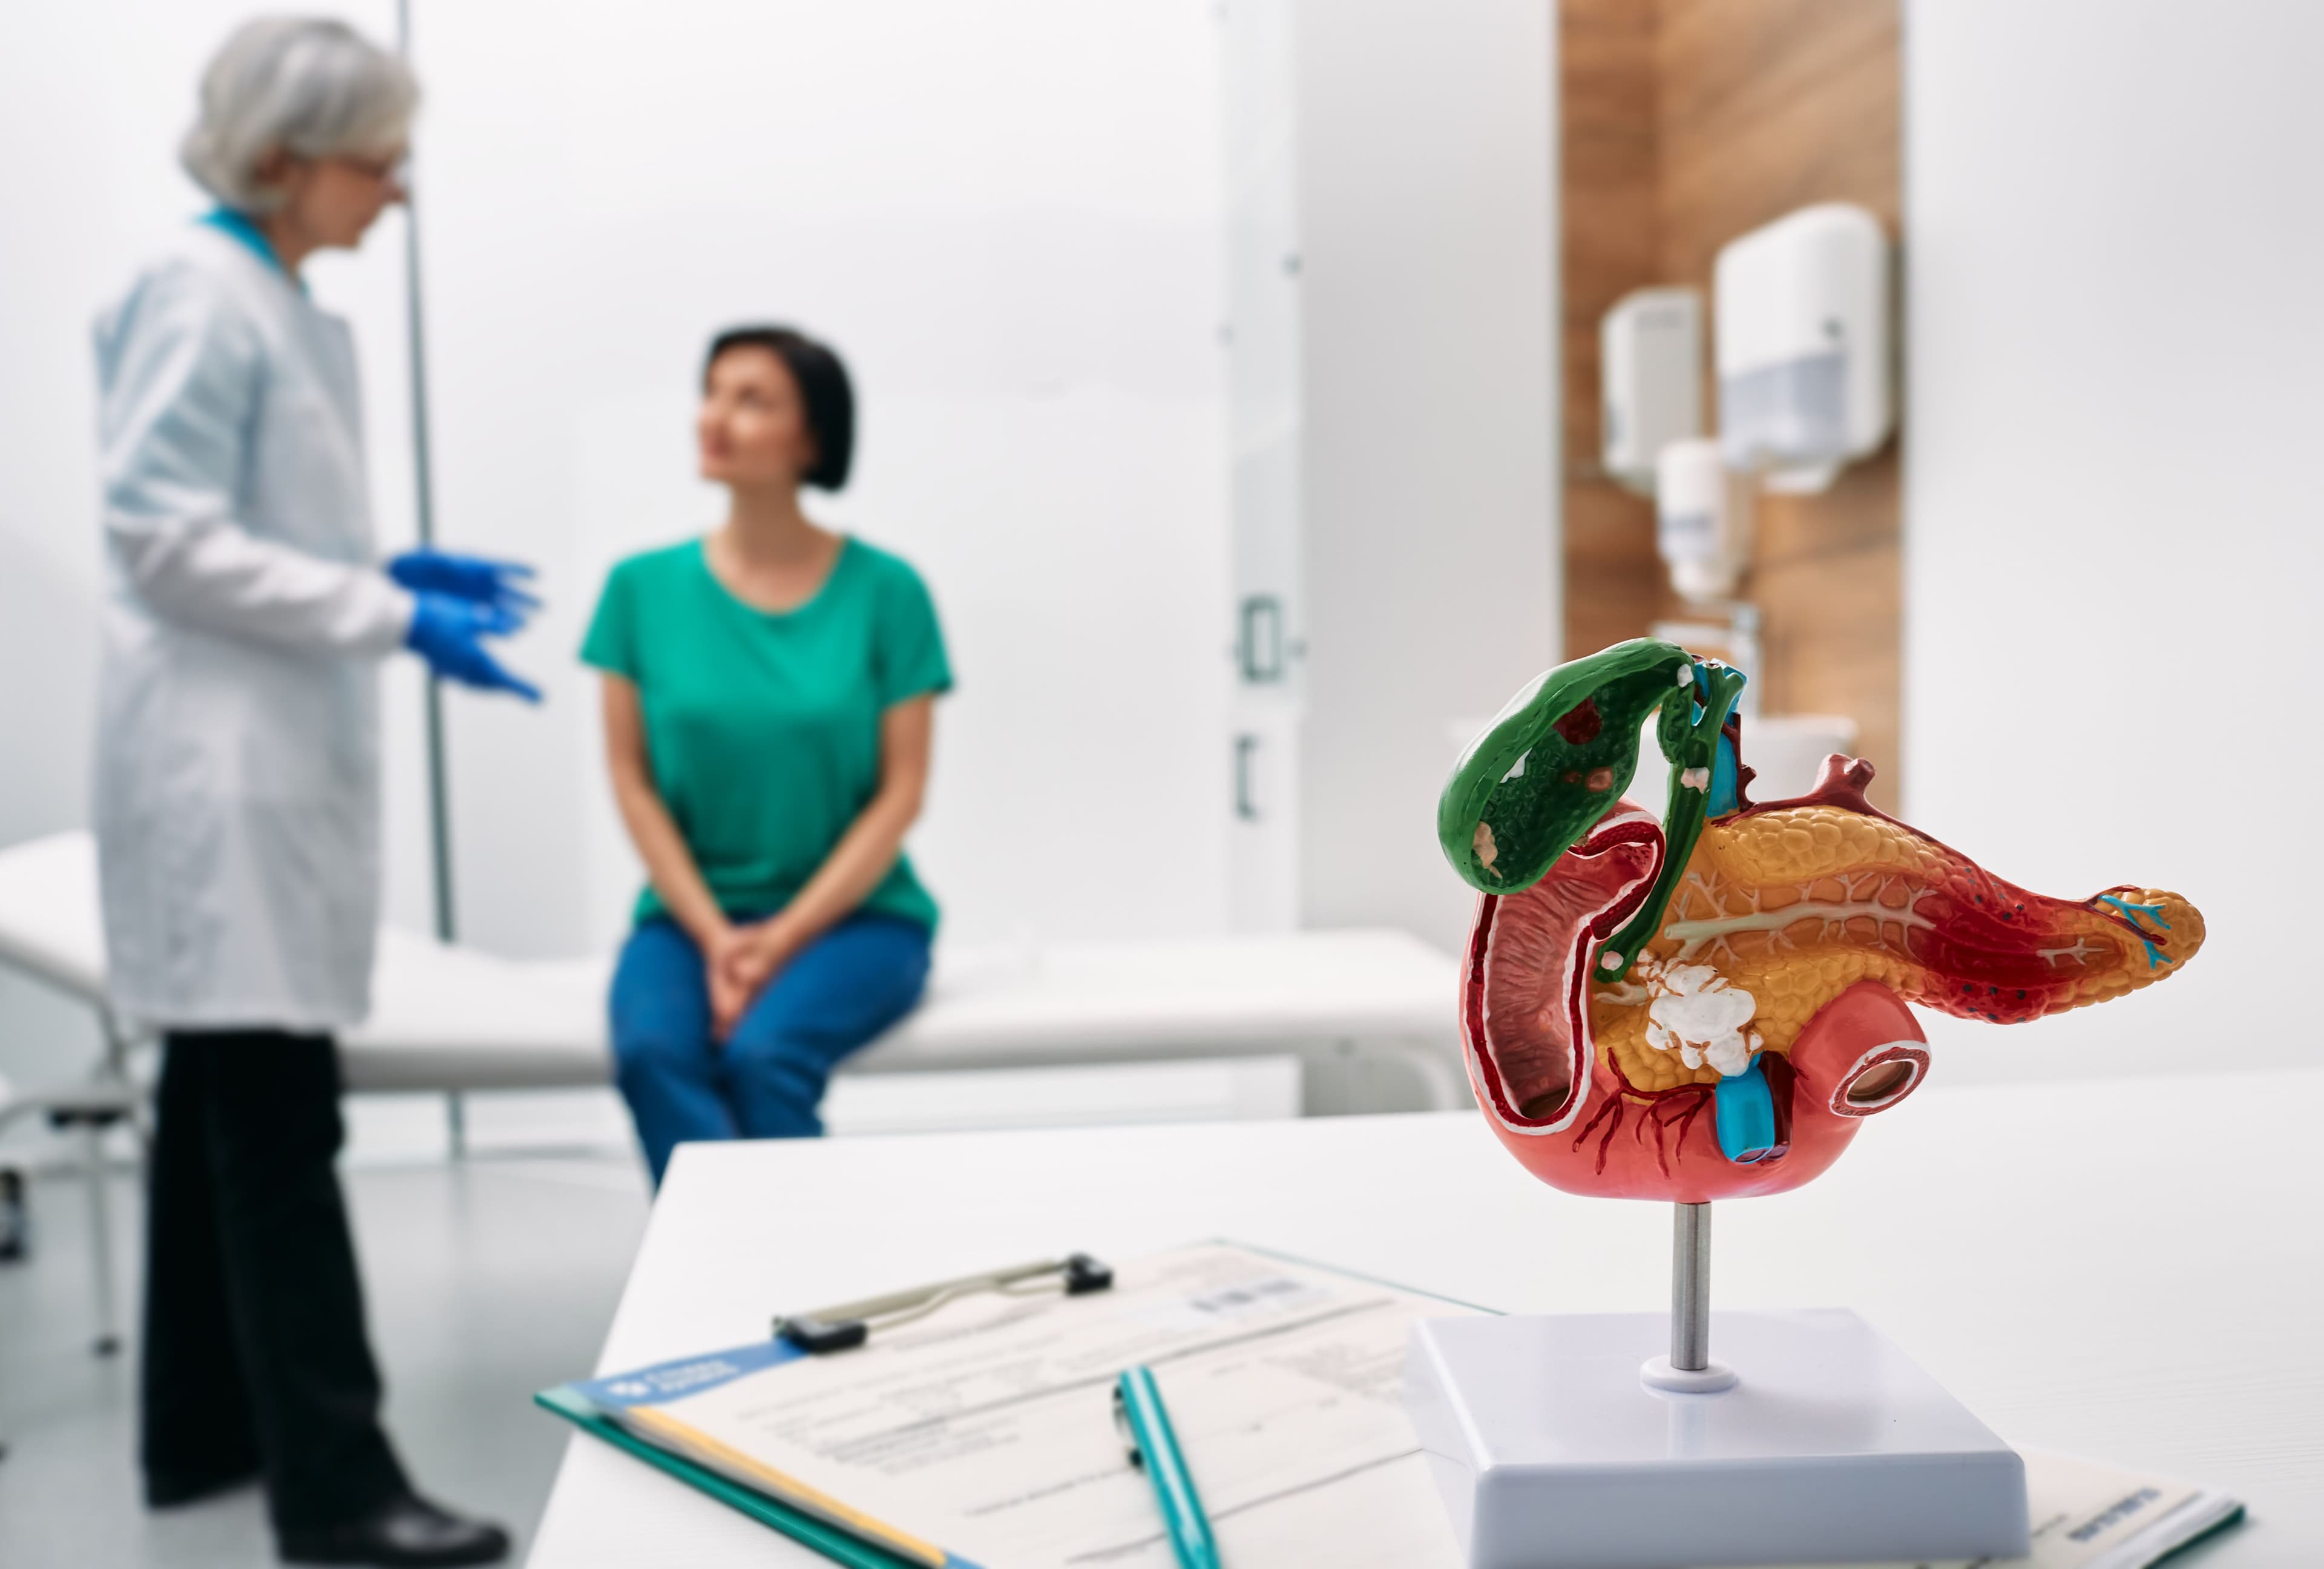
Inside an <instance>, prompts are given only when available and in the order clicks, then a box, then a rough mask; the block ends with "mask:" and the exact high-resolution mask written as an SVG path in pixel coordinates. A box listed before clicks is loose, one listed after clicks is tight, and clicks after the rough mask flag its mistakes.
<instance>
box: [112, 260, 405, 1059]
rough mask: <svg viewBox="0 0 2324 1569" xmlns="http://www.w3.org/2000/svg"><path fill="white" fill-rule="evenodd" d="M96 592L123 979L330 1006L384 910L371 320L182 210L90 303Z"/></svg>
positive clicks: (343, 1018)
mask: <svg viewBox="0 0 2324 1569" xmlns="http://www.w3.org/2000/svg"><path fill="white" fill-rule="evenodd" d="M97 376H98V385H99V388H100V400H99V410H100V411H99V418H98V434H99V441H100V464H101V473H102V478H103V487H104V502H103V508H104V523H105V541H106V570H107V589H106V601H105V605H104V609H103V623H104V632H103V643H104V664H103V677H102V680H101V682H100V687H99V697H98V719H97V780H96V794H97V800H96V817H97V854H98V868H99V873H100V879H101V884H102V888H103V893H104V908H105V937H106V955H107V971H108V980H109V983H110V987H111V993H112V1001H113V1004H114V1007H115V1010H116V1011H117V1012H119V1013H120V1014H121V1015H123V1016H124V1018H126V1019H128V1020H134V1021H138V1022H142V1023H145V1024H149V1025H152V1026H155V1027H159V1028H165V1029H182V1028H202V1027H211V1028H226V1027H237V1026H239V1027H247V1028H265V1029H296V1030H327V1029H342V1028H345V1027H346V1026H348V1025H352V1024H355V1023H356V1022H358V1021H359V1020H361V1019H362V1018H363V1016H364V1013H365V1012H366V1011H368V1010H369V1007H370V992H371V967H372V949H373V945H374V933H375V932H376V930H377V928H378V923H379V903H380V853H379V835H380V824H379V817H380V802H379V715H378V690H377V688H378V671H377V662H378V660H379V659H380V658H381V656H383V655H384V654H387V653H389V652H391V651H393V650H394V649H396V648H397V647H398V646H400V645H401V642H402V640H403V634H404V631H405V629H406V627H407V626H408V625H409V624H410V619H411V596H410V595H409V594H407V593H405V592H404V591H403V590H402V589H401V588H399V587H397V586H395V585H394V584H393V583H392V582H391V581H390V580H389V579H388V578H387V577H385V576H384V575H383V573H381V572H380V571H379V569H378V568H377V566H376V564H375V561H374V549H373V543H372V531H371V508H370V504H369V500H368V497H367V495H366V491H365V482H364V458H363V442H362V410H361V405H360V402H359V401H358V395H357V388H356V380H355V345H354V341H353V339H352V337H350V336H349V334H348V332H347V327H346V322H344V321H342V320H340V319H338V318H337V317H334V316H330V315H327V314H326V313H325V312H324V311H322V310H320V309H317V308H316V306H315V305H314V303H313V302H312V301H310V300H308V299H307V297H306V296H305V295H304V294H303V293H302V292H300V289H299V287H298V286H297V285H296V284H295V283H293V282H292V281H290V280H289V279H288V278H286V277H285V276H284V275H283V274H282V273H281V272H280V271H279V270H277V269H276V268H274V267H273V266H272V265H271V264H270V263H268V262H266V261H265V260H264V259H263V258H261V257H260V256H259V255H257V254H255V253H254V252H253V251H252V250H251V249H250V248H249V247H248V246H246V245H244V244H242V243H241V242H240V241H239V240H237V239H235V237H234V236H232V235H227V234H225V233H222V232H220V231H219V230H217V229H216V228H213V227H211V226H208V225H202V226H195V227H193V228H191V229H189V231H188V232H187V233H186V234H185V235H183V236H182V238H181V239H180V241H179V242H178V243H177V244H176V245H173V246H172V248H171V251H170V253H169V254H166V255H165V256H163V257H162V258H161V260H160V261H158V262H157V263H154V264H153V265H152V267H150V268H148V269H147V270H146V271H145V272H143V274H142V275H141V276H140V277H139V278H138V280H137V281H136V282H135V283H134V285H133V286H132V287H131V288H130V291H129V292H128V294H127V296H126V297H125V298H124V299H123V300H122V301H121V302H120V304H118V305H117V306H115V308H114V309H111V310H109V311H107V312H106V314H105V315H104V316H103V317H102V318H100V319H99V320H98V322H97Z"/></svg>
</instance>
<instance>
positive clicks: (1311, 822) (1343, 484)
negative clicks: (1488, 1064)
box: [1296, 0, 1561, 949]
mask: <svg viewBox="0 0 2324 1569" xmlns="http://www.w3.org/2000/svg"><path fill="white" fill-rule="evenodd" d="M1553 21H1554V7H1553V6H1552V5H1551V4H1550V3H1549V0H1429V3H1426V4H1422V3H1420V0H1309V3H1307V4H1305V5H1303V6H1302V8H1301V11H1300V15H1299V32H1298V43H1297V60H1298V64H1297V86H1296V98H1297V103H1298V115H1299V128H1298V145H1299V149H1300V162H1301V178H1300V231H1301V241H1300V244H1301V253H1302V266H1301V270H1300V278H1301V285H1302V300H1301V307H1302V311H1303V321H1302V342H1303V353H1304V355H1305V373H1304V388H1303V402H1304V419H1305V442H1306V461H1305V474H1304V480H1305V485H1304V487H1303V488H1304V492H1305V497H1304V503H1303V510H1304V514H1305V515H1304V519H1303V531H1304V535H1305V577H1306V581H1305V591H1306V602H1307V616H1306V637H1307V641H1308V645H1309V650H1308V657H1307V663H1306V668H1305V723H1304V734H1303V738H1302V752H1303V755H1302V758H1301V769H1300V785H1299V788H1300V792H1301V823H1300V836H1301V843H1300V854H1299V864H1300V872H1299V875H1300V881H1301V914H1302V917H1303V919H1304V920H1305V923H1306V924H1308V925H1312V926H1351V925H1390V926H1402V927H1406V928H1409V929H1411V930H1413V931H1415V932H1417V933H1418V934H1420V935H1421V936H1423V937H1427V938H1429V939H1431V940H1432V941H1434V942H1436V943H1438V944H1439V945H1441V946H1444V947H1447V948H1453V949H1457V948H1458V947H1459V946H1460V943H1461V941H1462V937H1463V936H1464V935H1465V934H1466V931H1467V928H1468V923H1469V919H1470V916H1471V909H1472V907H1473V905H1474V902H1475V896H1474V895H1473V894H1471V893H1470V892H1469V891H1468V890H1467V889H1466V888H1465V887H1464V886H1463V885H1462V882H1461V881H1460V880H1459V878H1458V877H1456V876H1455V875H1454V874H1453V873H1452V871H1451V870H1450V869H1449V868H1447V867H1446V865H1445V863H1444V858H1443V854H1442V853H1441V852H1440V851H1439V850H1438V848H1437V845H1436V835H1435V822H1436V795H1437V791H1438V790H1439V789H1441V788H1442V786H1443V782H1444V776H1445V774H1446V772H1447V771H1449V770H1450V769H1451V767H1452V761H1453V759H1454V757H1455V755H1456V754H1457V752H1458V751H1459V747H1460V743H1459V742H1457V741H1455V740H1454V739H1452V735H1451V734H1450V733H1449V730H1448V726H1450V725H1452V724H1453V722H1455V721H1456V720H1457V719H1459V718H1460V717H1461V716H1462V715H1482V714H1491V713H1493V712H1495V711H1496V710H1497V709H1499V707H1500V706H1501V705H1502V703H1503V702H1505V701H1506V700H1507V699H1508V697H1509V695H1510V694H1511V693H1513V692H1515V691H1516V690H1517V688H1519V687H1521V686H1523V685H1524V684H1525V683H1526V681H1528V680H1530V679H1531V678H1533V677H1534V676H1535V675H1536V674H1538V673H1539V672H1540V671H1541V670H1542V669H1545V668H1546V667H1547V666H1549V665H1550V664H1551V663H1553V662H1554V660H1555V658H1556V650H1557V649H1558V648H1559V646H1560V642H1561V639H1560V634H1559V629H1558V613H1557V606H1558V604H1559V597H1558V595H1559V587H1558V568H1557V560H1558V550H1557V538H1558V535H1557V520H1556V473H1557V462H1558V450H1557V449H1558V440H1557V413H1556V411H1557V404H1556V401H1555V395H1554V383H1555V375H1556V365H1557V335H1556V311H1555V302H1556V300H1557V288H1558V285H1557V271H1556V246H1555V243H1554V240H1555V208H1556V161H1555V157H1554V149H1555V135H1556V133H1555V126H1556V114H1555V83H1556V59H1555V53H1554V50H1555V43H1554V32H1555V30H1554V26H1553V25H1552V23H1553Z"/></svg>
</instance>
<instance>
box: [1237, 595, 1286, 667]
mask: <svg viewBox="0 0 2324 1569" xmlns="http://www.w3.org/2000/svg"><path fill="white" fill-rule="evenodd" d="M1236 644H1237V646H1236V651H1235V652H1236V658H1237V662H1238V663H1240V665H1241V667H1242V678H1243V679H1244V680H1245V681H1248V682H1250V683H1251V684H1252V685H1254V686H1259V685H1264V684H1267V683H1269V682H1274V681H1279V680H1281V679H1283V601H1282V600H1280V599H1277V597H1276V596H1275V595H1272V594H1251V595H1244V597H1243V602H1242V610H1241V625H1240V631H1239V632H1238V634H1237V637H1236Z"/></svg>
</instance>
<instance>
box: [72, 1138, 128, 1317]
mask: <svg viewBox="0 0 2324 1569" xmlns="http://www.w3.org/2000/svg"><path fill="white" fill-rule="evenodd" d="M105 1124H106V1119H105V1118H103V1117H100V1116H97V1115H95V1114H89V1115H86V1116H84V1117H82V1118H81V1119H80V1137H81V1158H82V1159H83V1160H85V1161H86V1162H88V1246H89V1253H90V1257H91V1259H92V1260H93V1261H94V1263H95V1264H96V1267H97V1268H96V1280H97V1343H96V1344H95V1345H94V1346H93V1347H92V1348H91V1349H92V1350H94V1351H95V1352H97V1355H99V1356H101V1357H109V1356H111V1355H112V1354H113V1353H114V1352H117V1351H119V1350H120V1349H121V1332H120V1329H119V1327H118V1325H119V1323H120V1320H119V1316H118V1315H117V1313H116V1311H115V1307H114V1292H113V1209H112V1205H111V1204H108V1203H107V1202H106V1192H105V1187H106V1183H107V1182H108V1181H110V1180H111V1174H110V1173H109V1172H107V1171H106V1168H105Z"/></svg>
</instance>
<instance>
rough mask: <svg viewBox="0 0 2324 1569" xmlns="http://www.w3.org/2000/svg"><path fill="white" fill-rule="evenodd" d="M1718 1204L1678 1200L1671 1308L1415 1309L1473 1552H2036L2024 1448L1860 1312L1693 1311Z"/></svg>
mask: <svg viewBox="0 0 2324 1569" xmlns="http://www.w3.org/2000/svg"><path fill="white" fill-rule="evenodd" d="M1687 1210H1695V1211H1697V1214H1695V1215H1694V1216H1692V1217H1689V1216H1687V1215H1686V1214H1685V1213H1684V1212H1685V1211H1687ZM1707 1211H1708V1206H1696V1205H1684V1206H1682V1216H1681V1220H1682V1241H1681V1248H1680V1255H1681V1269H1680V1274H1681V1289H1680V1291H1679V1293H1678V1296H1679V1300H1680V1306H1681V1309H1682V1311H1681V1312H1680V1313H1679V1314H1677V1315H1674V1318H1673V1319H1665V1318H1664V1317H1662V1316H1661V1315H1656V1314H1591V1315H1563V1316H1559V1317H1554V1318H1541V1317H1508V1318H1502V1317H1483V1316H1480V1317H1474V1318H1446V1319H1429V1320H1424V1321H1423V1322H1421V1323H1419V1324H1415V1325H1414V1326H1413V1331H1412V1342H1411V1348H1410V1352H1409V1354H1408V1356H1407V1358H1406V1365H1405V1403H1406V1407H1407V1408H1408V1409H1409V1410H1410V1412H1411V1414H1412V1418H1413V1424H1414V1426H1415V1427H1416V1429H1417V1430H1418V1433H1419V1435H1420V1443H1421V1447H1422V1448H1423V1449H1424V1450H1425V1451H1426V1452H1427V1455H1428V1461H1429V1466H1430V1469H1431V1471H1432V1472H1434V1476H1435V1479H1436V1483H1437V1488H1438V1491H1440V1492H1442V1493H1443V1498H1444V1502H1445V1507H1446V1508H1447V1509H1449V1510H1450V1511H1451V1513H1452V1525H1453V1529H1454V1531H1455V1533H1456V1534H1457V1535H1458V1536H1459V1537H1460V1540H1461V1545H1462V1550H1463V1553H1464V1555H1465V1557H1466V1561H1467V1563H1468V1564H1469V1565H1470V1569H1566V1566H1574V1569H1579V1566H1582V1565H1589V1566H1591V1569H1685V1566H1689V1565H1698V1564H1806V1563H1850V1562H1853V1563H1864V1562H1867V1561H1868V1562H1895V1561H1897V1560H1904V1561H1907V1562H1909V1561H1913V1560H1916V1559H1917V1560H1927V1559H1932V1558H1957V1559H1958V1558H1974V1557H1978V1556H1979V1555H1993V1556H1997V1557H2012V1556H2016V1555H2023V1554H2024V1553H2025V1552H2026V1551H2027V1550H2028V1544H2027V1539H2026V1534H2027V1533H2026V1527H2027V1521H2026V1505H2025V1468H2024V1463H2023V1462H2021V1461H2020V1460H2019V1459H2018V1457H2017V1455H2016V1454H2015V1452H2013V1451H2012V1450H2010V1449H2009V1448H2008V1447H2007V1446H2006V1445H2005V1444H2003V1443H2002V1442H2001V1440H2000V1439H1998V1438H1997V1437H1995V1436H1994V1435H1993V1433H1992V1432H1991V1431H1990V1430H1989V1429H1987V1427H1986V1426H1985V1425H1984V1424H1983V1423H1981V1422H1979V1421H1978V1419H1977V1418H1976V1417H1973V1416H1971V1415H1970V1414H1969V1411H1968V1410H1967V1408H1965V1407H1963V1406H1961V1404H1960V1402H1959V1401H1957V1400H1955V1399H1954V1398H1952V1397H1951V1396H1950V1395H1948V1394H1947V1393H1946V1392H1945V1391H1944V1389H1942V1388H1941V1387H1940V1386H1939V1385H1938V1384H1937V1382H1936V1381H1935V1380H1933V1379H1932V1378H1930V1377H1929V1375H1928V1374H1926V1373H1924V1372H1923V1371H1921V1370H1920V1369H1919V1368H1918V1367H1916V1366H1914V1363H1913V1362H1912V1361H1911V1360H1910V1359H1908V1358H1907V1357H1906V1356H1905V1355H1904V1353H1903V1352H1900V1351H1898V1350H1897V1349H1896V1348H1895V1346H1894V1345H1891V1344H1890V1343H1888V1342H1887V1341H1886V1340H1885V1339H1884V1338H1882V1337H1881V1336H1880V1335H1879V1334H1877V1332H1875V1331H1874V1330H1873V1329H1872V1327H1871V1326H1870V1325H1869V1324H1866V1323H1865V1322H1864V1321H1863V1320H1862V1319H1860V1318H1858V1316H1857V1315H1854V1314H1853V1313H1849V1312H1847V1311H1845V1310H1842V1309H1822V1310H1811V1311H1803V1312H1794V1313H1721V1314H1719V1315H1715V1317H1714V1316H1711V1315H1705V1314H1703V1313H1701V1311H1699V1308H1700V1305H1701V1300H1702V1298H1703V1297H1704V1296H1705V1295H1707V1293H1705V1292H1703V1291H1702V1290H1701V1289H1700V1288H1701V1286H1702V1285H1703V1284H1704V1283H1705V1281H1706V1279H1707V1275H1708V1264H1709V1256H1708V1230H1709V1217H1708V1213H1707ZM1690 1228H1691V1231H1692V1240H1693V1247H1692V1249H1690V1247H1689V1242H1688V1235H1687V1233H1688V1232H1689V1230H1690ZM1690 1277H1692V1283H1693V1285H1694V1286H1695V1287H1696V1288H1698V1289H1696V1290H1694V1291H1692V1293H1690V1292H1689V1291H1688V1289H1687V1286H1688V1282H1689V1278H1690ZM1689 1306H1692V1307H1694V1308H1695V1309H1697V1311H1692V1312H1690V1311H1687V1309H1688V1308H1689ZM1713 1328H1715V1330H1716V1340H1717V1343H1718V1346H1719V1351H1720V1359H1721V1360H1720V1361H1715V1362H1714V1361H1711V1359H1710V1357H1709V1356H1708V1355H1707V1354H1706V1343H1707V1342H1708V1341H1710V1340H1711V1338H1712V1336H1711V1334H1710V1333H1709V1332H1710V1331H1711V1329H1713ZM1665 1352H1667V1353H1668V1354H1662V1353H1665ZM1674 1363H1677V1364H1687V1363H1692V1364H1694V1365H1692V1366H1686V1365H1674Z"/></svg>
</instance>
